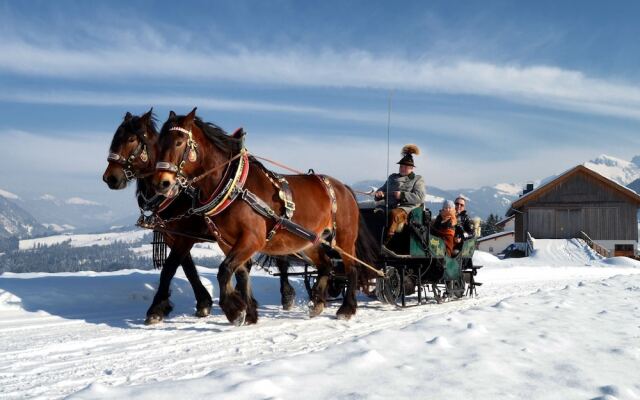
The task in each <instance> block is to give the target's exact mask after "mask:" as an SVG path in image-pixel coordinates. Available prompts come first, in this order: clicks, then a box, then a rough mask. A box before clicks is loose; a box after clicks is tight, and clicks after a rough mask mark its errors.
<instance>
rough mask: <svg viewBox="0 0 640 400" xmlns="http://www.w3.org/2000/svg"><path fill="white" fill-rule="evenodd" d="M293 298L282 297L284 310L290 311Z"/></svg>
mask: <svg viewBox="0 0 640 400" xmlns="http://www.w3.org/2000/svg"><path fill="white" fill-rule="evenodd" d="M294 300H295V298H294V297H283V298H282V309H283V310H285V311H290V310H291V309H292V308H293V303H294Z"/></svg>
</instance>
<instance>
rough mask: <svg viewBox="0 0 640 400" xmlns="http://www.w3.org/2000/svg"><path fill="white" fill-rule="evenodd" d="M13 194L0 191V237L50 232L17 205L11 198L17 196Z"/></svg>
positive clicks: (25, 236) (24, 236) (40, 234)
mask: <svg viewBox="0 0 640 400" xmlns="http://www.w3.org/2000/svg"><path fill="white" fill-rule="evenodd" d="M14 196H15V195H13V193H10V192H6V191H2V192H0V239H5V238H9V237H17V238H19V239H24V238H29V237H33V236H44V235H47V234H50V233H52V232H51V231H50V230H49V229H47V228H46V227H45V226H43V225H42V224H41V223H40V222H38V220H36V219H35V218H34V217H33V216H32V215H31V214H29V213H28V212H27V211H25V210H24V209H23V208H21V207H20V206H18V205H17V204H16V203H15V202H14V201H13V200H17V199H19V198H18V197H17V196H15V197H14Z"/></svg>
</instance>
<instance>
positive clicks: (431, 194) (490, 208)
mask: <svg viewBox="0 0 640 400" xmlns="http://www.w3.org/2000/svg"><path fill="white" fill-rule="evenodd" d="M383 183H384V182H382V181H360V182H356V183H355V184H353V188H354V189H356V190H360V191H368V190H370V188H371V187H380V186H381V185H382V184H383ZM520 193H522V187H521V186H520V185H516V184H511V183H501V184H497V185H494V186H483V187H481V188H479V189H453V190H444V189H440V188H438V187H436V186H429V185H428V184H427V197H426V199H425V203H426V205H427V207H428V208H429V209H430V210H431V211H432V212H434V213H435V212H436V211H438V210H440V208H442V202H443V201H444V200H452V201H453V200H454V199H455V198H456V197H458V196H459V195H462V196H464V197H465V198H466V199H467V210H468V212H469V213H470V214H471V215H472V216H478V217H480V218H483V219H485V218H487V217H488V216H489V214H491V213H493V214H498V215H500V216H501V215H503V214H504V213H505V212H506V210H507V207H509V205H511V202H513V201H514V200H515V199H517V198H518V196H519V195H520ZM358 200H359V201H366V200H370V197H368V196H363V195H358Z"/></svg>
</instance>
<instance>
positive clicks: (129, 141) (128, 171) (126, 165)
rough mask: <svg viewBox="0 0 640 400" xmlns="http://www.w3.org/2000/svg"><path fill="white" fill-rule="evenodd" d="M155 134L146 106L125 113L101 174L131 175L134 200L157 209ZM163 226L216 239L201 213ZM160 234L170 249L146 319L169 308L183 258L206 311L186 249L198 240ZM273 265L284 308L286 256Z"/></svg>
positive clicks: (116, 183) (289, 291) (108, 177)
mask: <svg viewBox="0 0 640 400" xmlns="http://www.w3.org/2000/svg"><path fill="white" fill-rule="evenodd" d="M157 139H158V132H157V128H156V125H155V121H154V118H153V116H152V111H151V110H150V111H149V112H148V113H146V114H144V115H142V116H140V117H138V116H134V115H131V114H130V113H127V114H126V115H125V117H124V120H123V122H122V123H121V124H120V126H119V127H118V128H117V129H116V132H115V134H114V136H113V139H112V142H111V146H110V148H109V151H110V156H109V159H108V161H109V165H108V166H107V169H106V170H105V172H104V174H103V177H102V179H103V180H104V182H105V183H106V184H107V185H108V186H109V188H110V189H114V190H118V189H124V188H125V187H126V186H127V183H128V182H129V181H131V180H133V179H136V180H137V190H136V196H137V200H138V206H139V207H140V208H141V209H146V210H148V211H157V209H158V207H159V206H161V205H162V203H163V200H165V198H164V196H157V195H156V191H155V190H154V189H153V188H152V186H151V175H152V173H153V172H155V163H156V158H157V157H156V156H157V154H158V140H157ZM191 205H192V199H191V197H189V196H187V195H186V194H181V195H180V196H178V198H177V199H173V201H172V202H171V204H170V205H168V206H167V207H166V208H164V209H163V210H162V211H160V212H159V215H158V216H159V217H160V218H162V219H164V220H166V219H171V218H175V217H179V216H182V215H184V214H185V212H186V211H188V210H189V209H190V208H191ZM165 229H166V230H168V231H171V232H181V233H187V234H188V235H189V236H198V237H200V238H202V239H203V240H206V241H215V238H213V237H212V236H211V235H210V231H209V228H208V226H207V225H206V224H205V223H204V220H203V219H202V217H200V216H190V217H185V218H178V219H176V220H174V221H171V222H169V223H167V224H165ZM164 238H165V241H166V242H167V244H168V245H169V247H170V248H171V253H170V254H169V257H168V258H167V260H166V261H165V264H164V268H163V270H162V272H161V273H160V284H159V286H158V291H157V293H156V295H155V296H154V299H153V302H152V304H151V306H150V307H149V309H148V311H147V318H146V320H145V323H146V324H156V323H159V322H161V321H162V320H163V318H164V317H165V316H166V315H167V314H169V312H171V309H172V306H171V304H170V302H169V297H170V292H169V289H170V284H171V280H172V278H173V276H174V275H175V273H176V271H177V268H178V265H179V264H182V269H183V270H184V272H185V275H186V276H187V279H188V280H189V282H190V284H191V287H192V288H193V291H194V294H195V297H196V316H198V317H206V316H208V315H209V314H210V312H211V307H212V304H213V302H212V299H211V295H210V294H209V292H208V291H207V290H206V288H205V287H204V286H203V285H202V282H201V281H200V277H199V276H198V272H197V270H196V267H195V264H194V262H193V259H192V258H191V254H190V251H191V248H192V247H193V245H194V244H195V243H198V242H202V241H203V240H198V239H195V238H193V237H188V236H182V235H180V234H176V233H165V234H164ZM276 266H277V268H278V270H279V272H280V293H281V302H282V307H283V308H284V309H285V310H289V309H291V308H293V304H294V300H295V296H296V292H295V289H294V288H293V286H292V285H291V283H290V282H289V278H288V268H289V264H288V262H287V261H286V259H285V258H282V257H278V258H276ZM249 268H250V266H249ZM240 279H241V280H242V279H243V278H242V277H241V278H240Z"/></svg>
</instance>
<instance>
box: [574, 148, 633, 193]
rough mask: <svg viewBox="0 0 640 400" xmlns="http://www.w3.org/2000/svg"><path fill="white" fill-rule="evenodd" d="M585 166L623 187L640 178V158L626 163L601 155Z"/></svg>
mask: <svg viewBox="0 0 640 400" xmlns="http://www.w3.org/2000/svg"><path fill="white" fill-rule="evenodd" d="M584 166H585V167H587V168H589V169H592V170H594V171H596V172H598V173H599V174H601V175H604V176H606V177H607V178H609V179H611V180H613V181H616V182H618V183H619V184H621V185H623V186H626V185H628V184H630V183H631V182H633V181H635V180H636V179H639V178H640V156H635V157H634V158H633V160H632V161H626V160H622V159H620V158H616V157H611V156H608V155H606V154H601V155H600V156H598V157H597V158H596V159H594V160H590V161H587V162H586V163H584Z"/></svg>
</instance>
